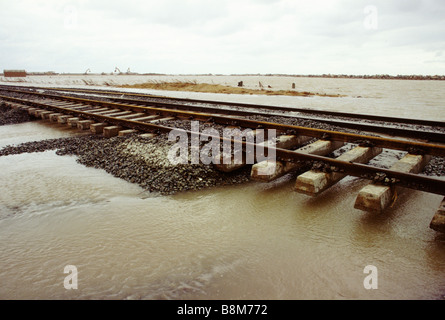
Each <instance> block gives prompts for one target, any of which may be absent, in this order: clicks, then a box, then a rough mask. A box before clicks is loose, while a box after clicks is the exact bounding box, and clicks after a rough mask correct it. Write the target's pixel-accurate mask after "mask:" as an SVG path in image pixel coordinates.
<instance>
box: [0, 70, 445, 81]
mask: <svg viewBox="0 0 445 320" xmlns="http://www.w3.org/2000/svg"><path fill="white" fill-rule="evenodd" d="M101 75H102V76H107V75H116V76H119V75H125V76H196V77H199V76H212V77H215V76H216V77H217V76H237V77H294V78H331V79H377V80H445V75H397V76H392V75H388V74H375V75H347V74H321V75H315V74H307V75H299V74H271V73H267V74H259V73H258V74H251V73H246V74H217V73H205V74H168V73H135V72H130V73H127V72H122V73H113V72H110V73H105V72H102V73H87V74H86V73H55V72H28V73H27V76H101ZM0 77H4V74H3V73H0Z"/></svg>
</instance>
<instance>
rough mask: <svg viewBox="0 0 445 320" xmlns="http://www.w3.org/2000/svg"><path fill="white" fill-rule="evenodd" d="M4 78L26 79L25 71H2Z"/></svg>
mask: <svg viewBox="0 0 445 320" xmlns="http://www.w3.org/2000/svg"><path fill="white" fill-rule="evenodd" d="M3 74H4V76H5V77H26V71H25V70H3Z"/></svg>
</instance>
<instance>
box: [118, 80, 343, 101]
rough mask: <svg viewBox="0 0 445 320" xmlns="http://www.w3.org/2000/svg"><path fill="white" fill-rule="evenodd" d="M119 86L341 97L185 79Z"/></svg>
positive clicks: (226, 92)
mask: <svg viewBox="0 0 445 320" xmlns="http://www.w3.org/2000/svg"><path fill="white" fill-rule="evenodd" d="M119 87H120V88H138V89H154V90H169V91H192V92H206V93H225V94H258V95H285V96H304V97H307V96H322V97H342V95H339V94H325V93H314V92H308V91H297V90H267V89H264V88H262V89H247V88H244V87H242V86H238V87H232V86H224V85H220V84H209V83H197V82H187V81H177V82H145V83H137V84H131V85H130V84H126V85H121V86H119Z"/></svg>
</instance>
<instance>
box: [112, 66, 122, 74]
mask: <svg viewBox="0 0 445 320" xmlns="http://www.w3.org/2000/svg"><path fill="white" fill-rule="evenodd" d="M114 72H119V73H120V74H121V73H122V72H121V70H120V69H119V68H118V67H115V68H114Z"/></svg>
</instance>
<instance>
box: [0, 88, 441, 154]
mask: <svg viewBox="0 0 445 320" xmlns="http://www.w3.org/2000/svg"><path fill="white" fill-rule="evenodd" d="M21 93H22V92H21ZM30 94H31V95H36V96H40V97H46V98H48V97H50V98H53V99H56V100H65V101H71V102H78V103H83V104H88V105H100V106H106V107H113V108H116V109H122V110H129V111H130V110H131V111H138V112H148V113H150V112H151V113H152V114H156V115H163V116H170V117H171V116H174V117H180V118H187V119H190V120H192V119H194V120H200V121H206V122H207V121H212V122H214V123H218V124H222V125H231V126H240V127H243V128H250V129H275V130H277V131H279V132H284V133H286V134H295V135H304V136H309V137H314V138H318V139H329V140H336V141H343V142H350V143H366V144H367V145H372V146H375V147H381V148H388V149H396V150H402V151H409V152H411V153H422V154H429V155H433V156H440V157H444V156H445V146H443V145H436V144H430V143H421V142H412V141H405V140H397V139H389V138H382V137H374V136H369V135H359V134H354V133H345V132H338V131H331V130H323V129H313V128H307V127H302V126H294V125H284V124H278V123H271V122H265V121H254V120H246V119H241V118H234V117H224V116H218V115H213V114H207V113H196V112H189V111H177V110H169V109H162V108H152V107H139V106H134V105H126V104H120V103H114V102H104V101H98V100H91V99H84V98H75V97H69V96H58V95H48V94H42V93H35V92H32V93H30ZM0 98H3V99H7V98H10V97H8V96H2V95H0ZM19 100H20V99H19ZM28 101H29V100H28Z"/></svg>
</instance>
